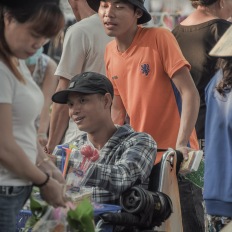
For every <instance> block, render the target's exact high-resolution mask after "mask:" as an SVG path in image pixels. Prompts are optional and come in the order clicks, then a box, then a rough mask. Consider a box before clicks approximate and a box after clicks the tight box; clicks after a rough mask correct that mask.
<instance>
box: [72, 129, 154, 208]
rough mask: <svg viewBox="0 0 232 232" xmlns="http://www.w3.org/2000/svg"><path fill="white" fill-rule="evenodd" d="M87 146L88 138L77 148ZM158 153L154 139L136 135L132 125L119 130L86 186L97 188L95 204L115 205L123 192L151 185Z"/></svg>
mask: <svg viewBox="0 0 232 232" xmlns="http://www.w3.org/2000/svg"><path fill="white" fill-rule="evenodd" d="M87 143H89V141H88V138H87V134H83V135H81V136H80V137H78V140H76V141H75V142H74V144H75V145H76V146H77V147H81V146H82V145H84V144H87ZM156 149H157V146H156V143H155V141H154V140H153V139H152V137H151V136H150V135H148V134H146V133H138V132H135V131H134V130H133V129H132V128H131V127H130V126H129V125H124V126H119V127H118V128H117V131H116V132H115V134H114V135H113V136H112V137H111V138H110V139H109V140H108V142H107V143H106V144H105V145H104V147H103V148H102V149H101V150H100V151H99V152H100V159H99V161H98V162H97V163H95V164H94V165H93V166H92V168H93V173H92V174H91V176H90V177H89V179H88V180H87V182H86V186H93V200H94V201H95V202H97V203H111V204H115V203H118V200H119V197H120V194H121V193H122V192H123V191H125V190H127V189H129V188H130V187H132V186H134V185H138V184H144V183H147V182H148V177H149V175H150V172H151V169H152V167H153V164H154V160H155V157H156Z"/></svg>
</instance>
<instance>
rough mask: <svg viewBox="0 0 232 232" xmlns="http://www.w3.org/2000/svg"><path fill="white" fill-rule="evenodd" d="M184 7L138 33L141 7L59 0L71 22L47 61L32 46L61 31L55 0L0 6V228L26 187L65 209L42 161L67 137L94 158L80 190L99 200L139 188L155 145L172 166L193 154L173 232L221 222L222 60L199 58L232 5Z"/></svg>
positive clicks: (227, 176)
mask: <svg viewBox="0 0 232 232" xmlns="http://www.w3.org/2000/svg"><path fill="white" fill-rule="evenodd" d="M186 1H187V0H186ZM190 1H191V3H192V6H193V7H194V8H195V9H194V10H193V12H192V13H191V14H190V15H189V16H188V17H187V18H186V19H185V20H183V21H182V22H181V23H180V24H179V25H177V26H176V27H175V28H174V29H173V31H169V30H167V29H164V28H157V27H144V26H142V25H143V24H146V23H148V22H149V21H150V20H151V19H152V17H151V15H150V13H149V12H148V10H147V8H146V7H145V5H144V1H142V0H125V1H124V0H120V1H118V0H117V1H116V0H104V1H100V0H87V1H86V0H69V4H70V6H71V8H72V10H73V13H74V15H75V18H76V23H74V24H73V25H72V26H70V27H69V28H68V30H67V31H66V33H65V37H64V43H63V48H62V54H61V58H60V60H59V63H58V64H56V62H55V61H54V60H53V59H52V58H51V57H49V56H47V55H46V54H44V53H43V46H44V45H45V44H46V43H47V42H48V41H49V40H50V39H52V38H54V37H55V36H57V35H58V34H59V33H60V32H61V31H62V30H63V29H64V26H65V18H64V15H63V13H62V11H61V9H60V6H59V1H57V0H30V1H28V0H21V1H17V0H0V15H1V19H0V27H1V28H0V33H1V37H0V70H1V77H2V79H1V85H0V111H1V114H0V131H1V133H2V136H1V137H0V212H1V213H0V215H1V217H0V230H1V231H9V232H15V230H16V228H15V226H16V218H17V214H18V212H19V210H20V209H21V208H22V207H23V205H24V204H25V202H26V200H27V199H28V198H29V196H30V194H31V191H32V186H33V185H34V186H37V187H39V189H40V193H41V196H42V198H43V199H44V200H45V201H47V202H48V203H49V204H50V205H52V206H54V207H65V206H66V198H65V179H64V177H63V176H62V174H61V172H60V170H59V169H58V168H57V167H56V166H55V164H54V163H53V161H52V160H51V159H50V158H49V157H50V156H49V155H50V154H52V152H53V150H54V148H55V147H56V146H57V145H59V144H64V143H72V142H73V141H75V144H77V145H78V147H81V146H82V145H84V144H90V145H91V146H93V147H94V148H95V149H97V150H98V151H99V153H100V159H99V162H97V163H96V164H95V166H94V171H93V173H92V174H91V176H90V177H89V179H88V181H87V182H86V185H88V186H91V187H93V194H92V196H93V200H94V201H95V202H98V203H110V204H118V203H119V198H120V195H121V194H122V193H123V192H124V191H125V190H127V189H129V188H131V187H132V186H135V185H143V186H144V187H145V186H146V184H147V183H148V178H149V175H150V173H151V170H152V167H153V166H154V164H157V163H159V162H160V161H161V158H162V154H163V153H162V152H157V149H158V148H160V149H163V150H165V149H167V148H169V147H172V148H174V149H176V150H178V151H180V152H181V153H182V154H183V157H184V161H183V162H185V161H186V160H188V153H189V152H190V151H192V150H198V149H202V150H204V157H205V159H204V164H205V172H204V188H203V189H201V188H199V187H197V186H196V185H194V183H192V182H191V181H190V180H189V179H187V178H185V176H182V175H178V176H177V178H178V185H179V192H180V203H181V212H182V224H183V231H184V232H196V231H199V232H204V231H209V232H215V231H216V232H218V231H220V230H221V229H222V228H223V227H224V226H226V225H227V224H228V223H229V222H230V221H231V220H232V197H231V193H230V191H231V187H232V181H231V176H232V175H231V174H232V173H231V172H232V171H231V170H232V168H231V150H232V144H231V136H232V133H231V121H230V118H231V113H230V111H229V110H230V109H231V106H230V100H231V88H232V76H231V75H232V73H231V68H232V65H231V62H232V58H231V57H230V56H229V57H223V55H221V57H220V54H219V55H218V56H217V57H216V56H210V55H209V53H210V51H211V50H212V49H213V48H214V46H215V45H216V44H217V42H218V41H219V40H220V38H221V37H222V36H223V34H224V33H225V32H226V31H227V29H228V28H229V27H230V26H231V22H230V17H232V0H199V1H197V0H196V1H195V0H194V1H193V0H190ZM125 22H126V23H125ZM231 56H232V54H231ZM3 135H4V136H3ZM205 214H207V220H205ZM206 221H207V223H206ZM177 232H179V231H177Z"/></svg>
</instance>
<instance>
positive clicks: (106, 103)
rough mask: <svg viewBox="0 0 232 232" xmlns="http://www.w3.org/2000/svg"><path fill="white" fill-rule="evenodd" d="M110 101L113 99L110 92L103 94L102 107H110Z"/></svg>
mask: <svg viewBox="0 0 232 232" xmlns="http://www.w3.org/2000/svg"><path fill="white" fill-rule="evenodd" d="M112 101H113V99H112V97H111V94H110V93H106V94H105V95H104V107H105V108H110V107H111V105H112Z"/></svg>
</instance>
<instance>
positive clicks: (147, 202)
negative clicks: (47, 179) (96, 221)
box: [52, 72, 172, 228]
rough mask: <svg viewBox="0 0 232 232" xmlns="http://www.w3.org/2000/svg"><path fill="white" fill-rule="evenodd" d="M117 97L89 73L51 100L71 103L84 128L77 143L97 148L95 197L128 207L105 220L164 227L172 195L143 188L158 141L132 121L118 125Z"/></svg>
mask: <svg viewBox="0 0 232 232" xmlns="http://www.w3.org/2000/svg"><path fill="white" fill-rule="evenodd" d="M113 97H114V90H113V86H112V84H111V82H110V81H109V80H108V79H107V78H106V77H105V76H103V75H101V74H98V73H94V72H85V73H82V74H80V75H76V76H74V77H73V78H72V79H71V81H70V85H69V87H68V89H66V90H63V91H59V92H56V93H55V94H54V95H53V97H52V100H53V101H54V102H56V103H60V104H67V105H68V108H69V116H70V117H71V118H72V119H73V120H74V122H75V123H76V124H77V126H78V128H79V130H81V131H84V132H86V133H84V134H83V135H80V136H79V137H78V138H76V140H75V145H76V146H77V147H81V146H83V145H85V144H89V145H91V146H93V147H94V148H95V149H97V150H98V152H99V157H100V158H99V160H98V162H97V163H95V164H94V170H93V172H92V174H91V175H90V176H89V178H88V180H87V182H86V184H85V185H86V186H91V187H93V194H92V198H93V201H94V202H96V203H107V204H121V206H122V207H123V208H124V209H123V211H125V212H124V213H122V214H117V215H116V214H115V215H111V214H107V215H106V214H105V215H102V218H104V220H105V221H108V222H109V223H112V224H117V223H118V224H119V225H123V224H127V225H128V226H130V225H136V226H138V227H142V228H149V227H151V226H152V227H153V226H154V225H160V224H161V223H160V222H162V221H164V220H165V219H166V218H167V217H168V216H169V215H170V213H171V210H172V209H171V208H172V207H171V202H170V199H169V197H167V196H166V195H165V194H163V193H160V192H150V191H147V190H145V189H146V188H147V187H148V186H147V185H148V180H149V175H150V173H151V171H152V168H153V164H154V160H155V157H156V151H157V146H156V142H155V141H154V140H153V138H152V137H151V136H150V135H148V134H146V133H141V132H139V133H138V132H135V131H134V130H133V129H132V128H131V127H130V126H129V125H123V126H118V125H114V123H113V121H112V119H111V105H112V101H113ZM138 113H140V112H139V111H138ZM141 186H143V187H141ZM120 196H121V198H120ZM120 201H121V202H120ZM115 216H116V217H115ZM155 216H159V220H158V221H157V220H156V221H154V217H155ZM120 218H121V219H120ZM122 221H124V223H123V222H122Z"/></svg>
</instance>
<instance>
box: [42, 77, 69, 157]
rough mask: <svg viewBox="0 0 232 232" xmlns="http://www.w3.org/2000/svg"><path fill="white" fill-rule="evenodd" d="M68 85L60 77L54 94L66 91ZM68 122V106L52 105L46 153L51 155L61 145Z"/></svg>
mask: <svg viewBox="0 0 232 232" xmlns="http://www.w3.org/2000/svg"><path fill="white" fill-rule="evenodd" d="M68 85H69V80H68V79H66V78H63V77H60V79H59V83H58V86H57V89H56V92H57V91H60V90H64V89H67V88H68ZM68 122H69V114H68V106H67V105H66V104H57V103H53V104H52V112H51V118H50V128H49V137H48V143H47V145H46V150H47V152H48V153H52V151H53V150H54V148H55V146H56V145H58V144H60V143H61V140H62V138H63V136H64V134H65V130H66V129H67V127H68Z"/></svg>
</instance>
